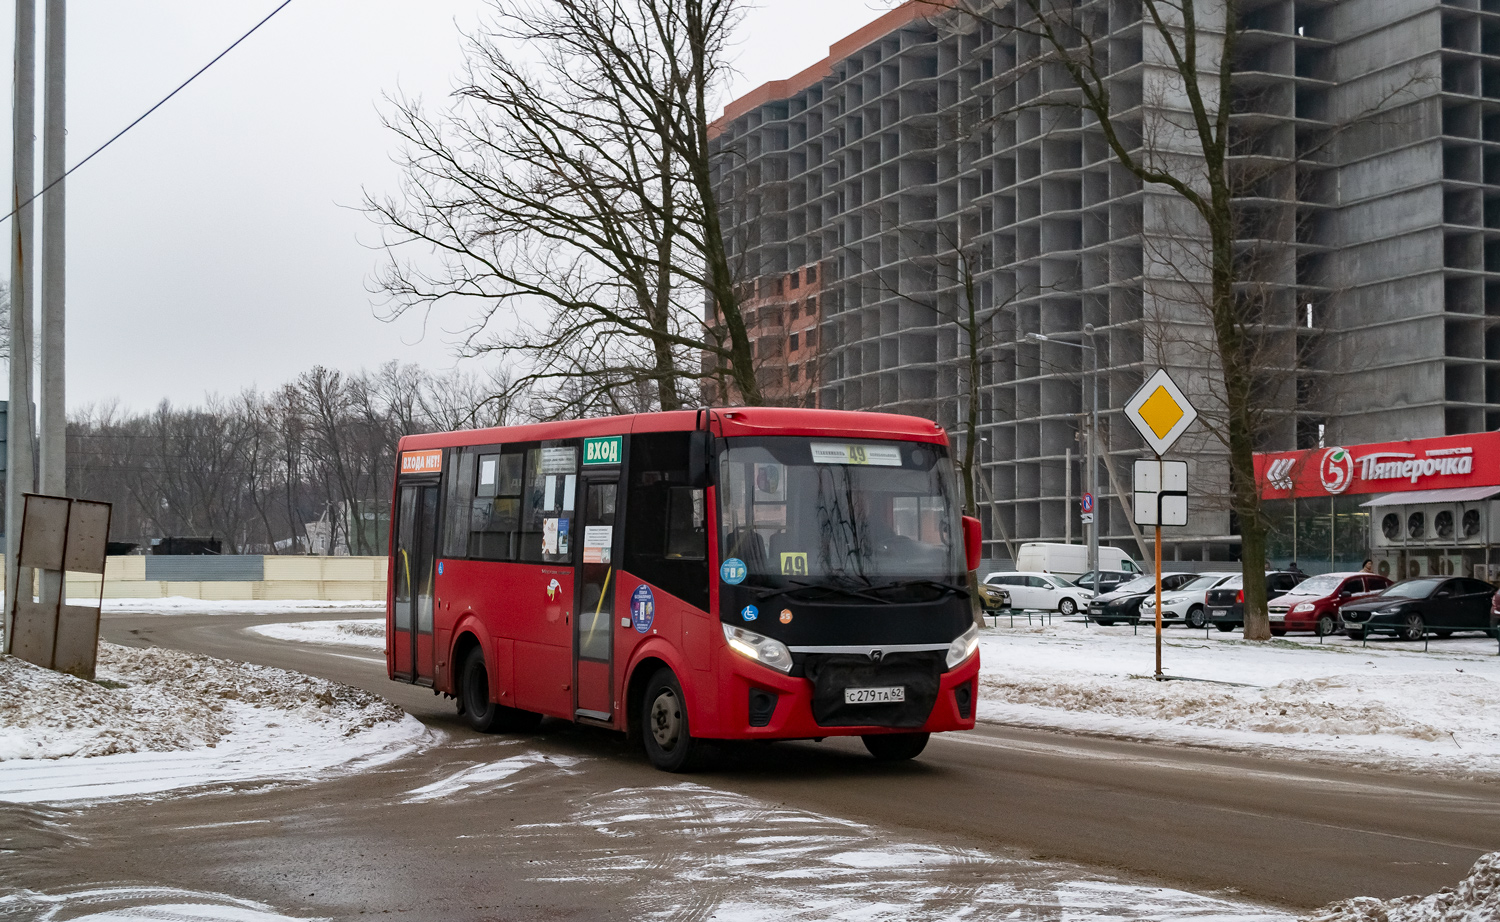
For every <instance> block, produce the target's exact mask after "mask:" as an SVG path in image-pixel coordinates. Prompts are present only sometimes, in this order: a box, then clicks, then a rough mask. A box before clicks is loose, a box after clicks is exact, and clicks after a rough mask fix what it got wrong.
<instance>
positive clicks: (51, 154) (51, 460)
mask: <svg viewBox="0 0 1500 922" xmlns="http://www.w3.org/2000/svg"><path fill="white" fill-rule="evenodd" d="M46 4H47V5H46V28H47V34H46V45H45V49H46V50H45V53H44V56H43V58H42V103H43V108H42V188H44V189H47V187H48V186H49V185H51V184H52V183H56V185H52V187H51V188H50V189H47V192H46V193H45V194H44V195H43V196H42V284H41V297H40V299H39V301H40V307H41V310H40V311H39V315H40V318H41V320H40V327H41V329H40V330H39V331H38V332H39V333H40V338H41V349H40V350H39V351H40V353H41V368H40V369H39V371H40V374H39V376H38V379H39V380H38V383H39V385H40V387H39V390H40V391H41V395H40V397H41V399H40V400H39V401H38V402H37V404H38V405H37V409H38V416H39V420H38V430H39V435H40V438H39V439H38V442H39V450H38V452H37V458H38V465H37V468H38V469H37V478H36V481H37V492H38V493H48V494H51V495H53V496H66V495H67V492H68V471H67V445H68V412H67V406H66V404H65V402H64V393H63V391H64V385H65V383H66V382H65V379H64V371H65V362H64V350H63V333H64V331H65V324H64V316H65V315H64V292H65V290H66V284H67V222H66V216H67V209H66V207H65V202H66V199H65V198H64V197H63V188H64V186H65V185H66V183H64V182H63V178H62V177H63V174H64V173H65V172H66V171H67V169H68V166H67V162H66V157H65V150H66V146H67V131H66V128H67V98H68V91H67V57H66V55H67V44H68V43H67V18H68V3H67V0H46ZM40 572H41V584H42V585H41V593H40V594H41V599H42V604H43V605H48V606H50V605H57V604H61V603H62V602H63V601H64V598H63V596H64V594H65V592H66V588H65V583H64V581H63V571H61V570H42V571H40Z"/></svg>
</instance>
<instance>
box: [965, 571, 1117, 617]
mask: <svg viewBox="0 0 1500 922" xmlns="http://www.w3.org/2000/svg"><path fill="white" fill-rule="evenodd" d="M984 582H985V584H986V585H989V586H1000V587H1002V588H1004V589H1005V591H1006V592H1009V593H1010V606H1011V608H1017V609H1030V610H1032V611H1055V612H1059V613H1060V614H1062V615H1063V616H1064V617H1068V616H1071V615H1073V614H1074V613H1075V612H1077V611H1078V609H1079V607H1080V606H1082V605H1086V604H1088V601H1089V599H1092V598H1093V597H1094V594H1093V593H1092V592H1089V591H1088V590H1087V589H1083V588H1080V587H1078V586H1075V585H1073V584H1072V583H1070V582H1068V581H1067V580H1065V579H1063V578H1062V577H1061V576H1058V575H1057V574H1055V573H991V574H990V575H988V576H986V577H985V578H984Z"/></svg>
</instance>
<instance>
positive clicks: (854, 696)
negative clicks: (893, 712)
mask: <svg viewBox="0 0 1500 922" xmlns="http://www.w3.org/2000/svg"><path fill="white" fill-rule="evenodd" d="M905 700H906V686H905V685H888V686H886V687H884V688H846V689H844V703H845V704H889V703H893V702H896V703H899V702H903V701H905Z"/></svg>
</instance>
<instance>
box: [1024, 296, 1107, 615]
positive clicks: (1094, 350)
mask: <svg viewBox="0 0 1500 922" xmlns="http://www.w3.org/2000/svg"><path fill="white" fill-rule="evenodd" d="M1083 335H1084V336H1086V337H1087V340H1086V341H1085V342H1083V343H1070V342H1068V341H1067V340H1064V339H1053V338H1052V337H1050V336H1048V335H1046V334H1045V333H1027V334H1026V339H1027V340H1028V341H1030V342H1034V343H1056V344H1057V345H1059V346H1068V347H1069V348H1072V349H1082V350H1085V351H1087V352H1088V353H1089V355H1090V358H1091V359H1092V364H1093V387H1092V390H1093V396H1092V404H1093V405H1092V407H1091V408H1090V410H1089V443H1088V459H1089V463H1088V468H1089V469H1088V477H1087V478H1086V481H1087V483H1088V491H1089V495H1090V496H1092V497H1094V521H1092V522H1090V523H1089V525H1088V529H1089V532H1088V534H1089V570H1091V571H1092V572H1093V574H1094V592H1095V594H1096V595H1097V594H1098V591H1099V462H1098V458H1097V446H1098V444H1099V349H1098V347H1097V345H1096V344H1095V343H1094V325H1093V324H1092V323H1086V324H1084V325H1083ZM1072 514H1073V512H1072V510H1068V515H1072Z"/></svg>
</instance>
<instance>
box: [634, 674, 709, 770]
mask: <svg viewBox="0 0 1500 922" xmlns="http://www.w3.org/2000/svg"><path fill="white" fill-rule="evenodd" d="M641 739H642V742H643V744H644V745H645V747H646V758H648V759H650V760H651V764H652V765H654V766H656V767H657V768H659V769H661V770H662V771H664V772H690V771H694V770H695V769H697V768H698V767H699V766H700V765H701V764H702V762H703V749H704V744H703V742H702V741H701V740H696V739H694V738H693V735H692V733H691V732H689V727H688V713H687V699H686V698H685V697H684V696H683V694H682V684H681V683H680V682H678V681H677V676H676V675H675V674H674V673H673V672H672V670H670V669H666V668H662V669H658V670H656V674H655V675H653V676H651V681H650V682H649V683H647V685H646V694H645V695H643V696H642V697H641Z"/></svg>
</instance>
